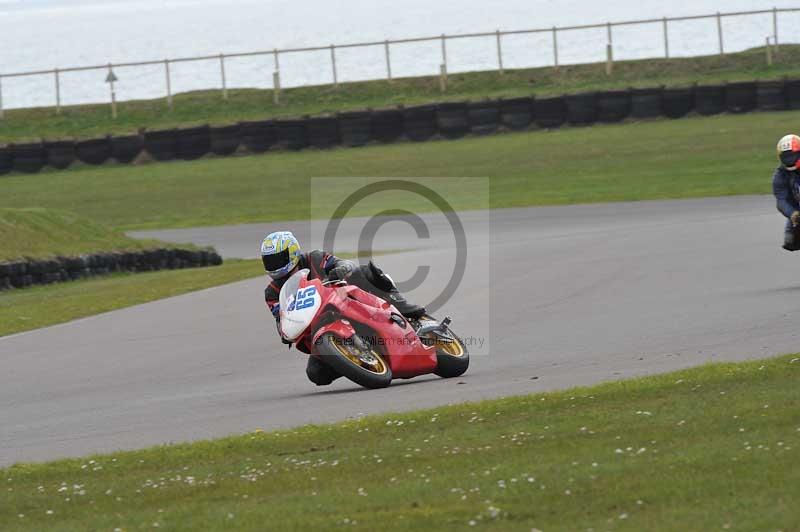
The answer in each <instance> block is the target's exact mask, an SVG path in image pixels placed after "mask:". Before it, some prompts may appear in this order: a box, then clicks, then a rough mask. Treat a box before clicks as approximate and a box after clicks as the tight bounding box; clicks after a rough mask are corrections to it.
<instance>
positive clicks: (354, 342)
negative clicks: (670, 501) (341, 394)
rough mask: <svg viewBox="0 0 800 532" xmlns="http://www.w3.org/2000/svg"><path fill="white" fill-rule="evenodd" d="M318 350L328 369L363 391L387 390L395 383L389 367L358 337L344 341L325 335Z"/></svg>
mask: <svg viewBox="0 0 800 532" xmlns="http://www.w3.org/2000/svg"><path fill="white" fill-rule="evenodd" d="M316 349H317V352H318V353H319V354H320V356H321V358H322V360H323V361H324V362H325V363H326V364H328V366H330V367H331V368H332V369H334V370H335V371H337V372H338V373H340V374H341V375H343V376H345V377H347V378H348V379H350V380H351V381H353V382H355V383H356V384H359V385H361V386H363V387H364V388H386V387H387V386H389V385H390V384H391V383H392V369H391V368H390V367H389V364H388V363H387V362H386V360H385V359H384V358H383V356H382V355H381V354H380V353H379V352H377V351H376V350H375V349H372V348H371V347H369V345H367V343H366V342H364V340H362V339H361V338H360V337H359V336H358V335H355V336H353V337H352V338H346V339H343V338H340V337H338V336H336V335H334V334H331V333H325V334H323V335H322V336H320V338H319V340H318V341H317V345H316Z"/></svg>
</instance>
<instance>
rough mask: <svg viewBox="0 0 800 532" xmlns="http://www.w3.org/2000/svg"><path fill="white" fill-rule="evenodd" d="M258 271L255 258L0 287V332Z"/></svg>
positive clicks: (261, 272)
mask: <svg viewBox="0 0 800 532" xmlns="http://www.w3.org/2000/svg"><path fill="white" fill-rule="evenodd" d="M260 275H264V270H263V267H262V266H261V261H258V260H235V259H228V260H226V261H225V263H224V264H223V265H221V266H215V267H210V268H191V269H187V270H169V271H158V272H148V273H115V274H112V275H109V276H107V277H102V278H94V279H86V280H82V281H74V282H69V283H63V284H54V285H48V286H36V287H32V288H25V289H23V290H10V291H7V292H0V336H5V335H8V334H14V333H19V332H23V331H29V330H32V329H38V328H40V327H47V326H49V325H55V324H57V323H63V322H66V321H71V320H75V319H78V318H84V317H86V316H92V315H94V314H100V313H102V312H108V311H111V310H117V309H120V308H124V307H130V306H133V305H138V304H141V303H148V302H150V301H155V300H157V299H164V298H166V297H172V296H177V295H180V294H186V293H188V292H194V291H197V290H202V289H204V288H210V287H212V286H218V285H223V284H227V283H232V282H235V281H241V280H243V279H249V278H252V277H258V276H260Z"/></svg>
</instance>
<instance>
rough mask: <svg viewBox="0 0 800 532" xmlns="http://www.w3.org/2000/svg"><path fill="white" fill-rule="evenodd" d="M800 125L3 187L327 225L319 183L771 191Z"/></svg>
mask: <svg viewBox="0 0 800 532" xmlns="http://www.w3.org/2000/svg"><path fill="white" fill-rule="evenodd" d="M798 121H800V112H781V113H752V114H747V115H723V116H715V117H709V118H687V119H682V120H656V121H649V122H638V123H627V124H619V125H597V126H593V127H586V128H563V129H559V130H555V131H551V132H541V131H534V132H526V133H516V134H505V135H496V136H492V137H485V138H465V139H461V140H457V141H440V142H428V143H419V144H415V143H403V144H394V145H388V146H372V147H367V148H362V149H337V150H331V151H305V152H299V153H270V154H266V155H263V156H253V157H234V158H221V159H204V160H198V161H193V162H175V163H162V164H151V165H146V166H117V167H99V168H86V169H73V170H68V171H62V172H48V173H42V174H40V175H36V176H29V175H16V176H11V177H5V178H2V179H1V180H0V183H2V191H3V193H2V194H1V195H0V207H5V206H13V207H17V206H26V205H33V206H40V207H46V208H50V209H59V210H65V211H72V212H77V213H81V215H83V216H85V217H88V218H91V219H93V220H95V221H97V222H98V223H101V224H103V225H105V226H108V227H115V228H128V229H130V228H157V227H187V226H197V225H220V224H232V223H246V222H263V221H270V220H292V219H303V218H308V217H309V216H311V217H317V218H318V217H319V216H318V215H317V214H315V213H311V212H310V209H309V179H310V178H311V177H313V176H379V177H392V176H399V177H406V176H422V177H440V176H449V177H470V176H477V177H490V178H491V190H490V192H491V198H490V199H491V202H490V206H491V207H494V208H499V207H518V206H527V205H560V204H572V203H584V202H604V201H624V200H644V199H665V198H688V197H702V196H721V195H730V194H762V193H768V192H769V190H770V188H769V187H770V176H771V173H772V171H773V170H774V167H775V165H776V164H777V163H776V161H775V159H774V144H775V142H776V141H777V139H778V138H780V137H781V136H782V135H784V134H785V133H786V132H787V131H789V130H790V129H791V128H792V127H793V126H792V124H796V123H798ZM332 183H335V180H334V181H332ZM445 188H446V189H447V190H445V192H446V193H447V195H448V199H450V200H451V203H452V204H453V206H454V208H456V209H464V208H474V207H479V208H482V207H485V206H486V201H485V197H483V196H481V197H473V196H472V195H470V194H466V193H465V192H464V190H462V187H461V186H460V183H459V182H458V180H456V181H454V182H453V183H452V184H451V185H450V186H449V188H447V187H445ZM332 192H336V191H335V190H333V191H332ZM387 206H388V207H398V208H399V207H403V205H392V204H388V205H387V204H380V203H379V204H375V203H370V202H362V204H361V206H360V209H359V210H357V211H354V212H355V213H361V214H364V213H365V211H366V210H367V209H380V208H385V207H387Z"/></svg>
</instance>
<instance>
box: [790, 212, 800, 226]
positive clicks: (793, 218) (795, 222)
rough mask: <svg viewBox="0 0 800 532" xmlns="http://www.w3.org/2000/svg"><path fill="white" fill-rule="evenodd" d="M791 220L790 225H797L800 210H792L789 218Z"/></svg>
mask: <svg viewBox="0 0 800 532" xmlns="http://www.w3.org/2000/svg"><path fill="white" fill-rule="evenodd" d="M790 219H791V220H792V225H793V226H795V227H797V226H798V225H800V211H794V212H793V213H792V216H791V218H790Z"/></svg>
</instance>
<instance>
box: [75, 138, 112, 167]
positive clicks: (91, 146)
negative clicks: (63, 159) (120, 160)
mask: <svg viewBox="0 0 800 532" xmlns="http://www.w3.org/2000/svg"><path fill="white" fill-rule="evenodd" d="M75 155H76V156H77V157H78V159H79V160H80V161H81V162H83V163H86V164H103V163H104V162H106V161H107V160H109V159H110V158H111V142H110V141H109V139H108V137H105V138H102V139H89V140H81V141H78V142H76V143H75Z"/></svg>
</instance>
